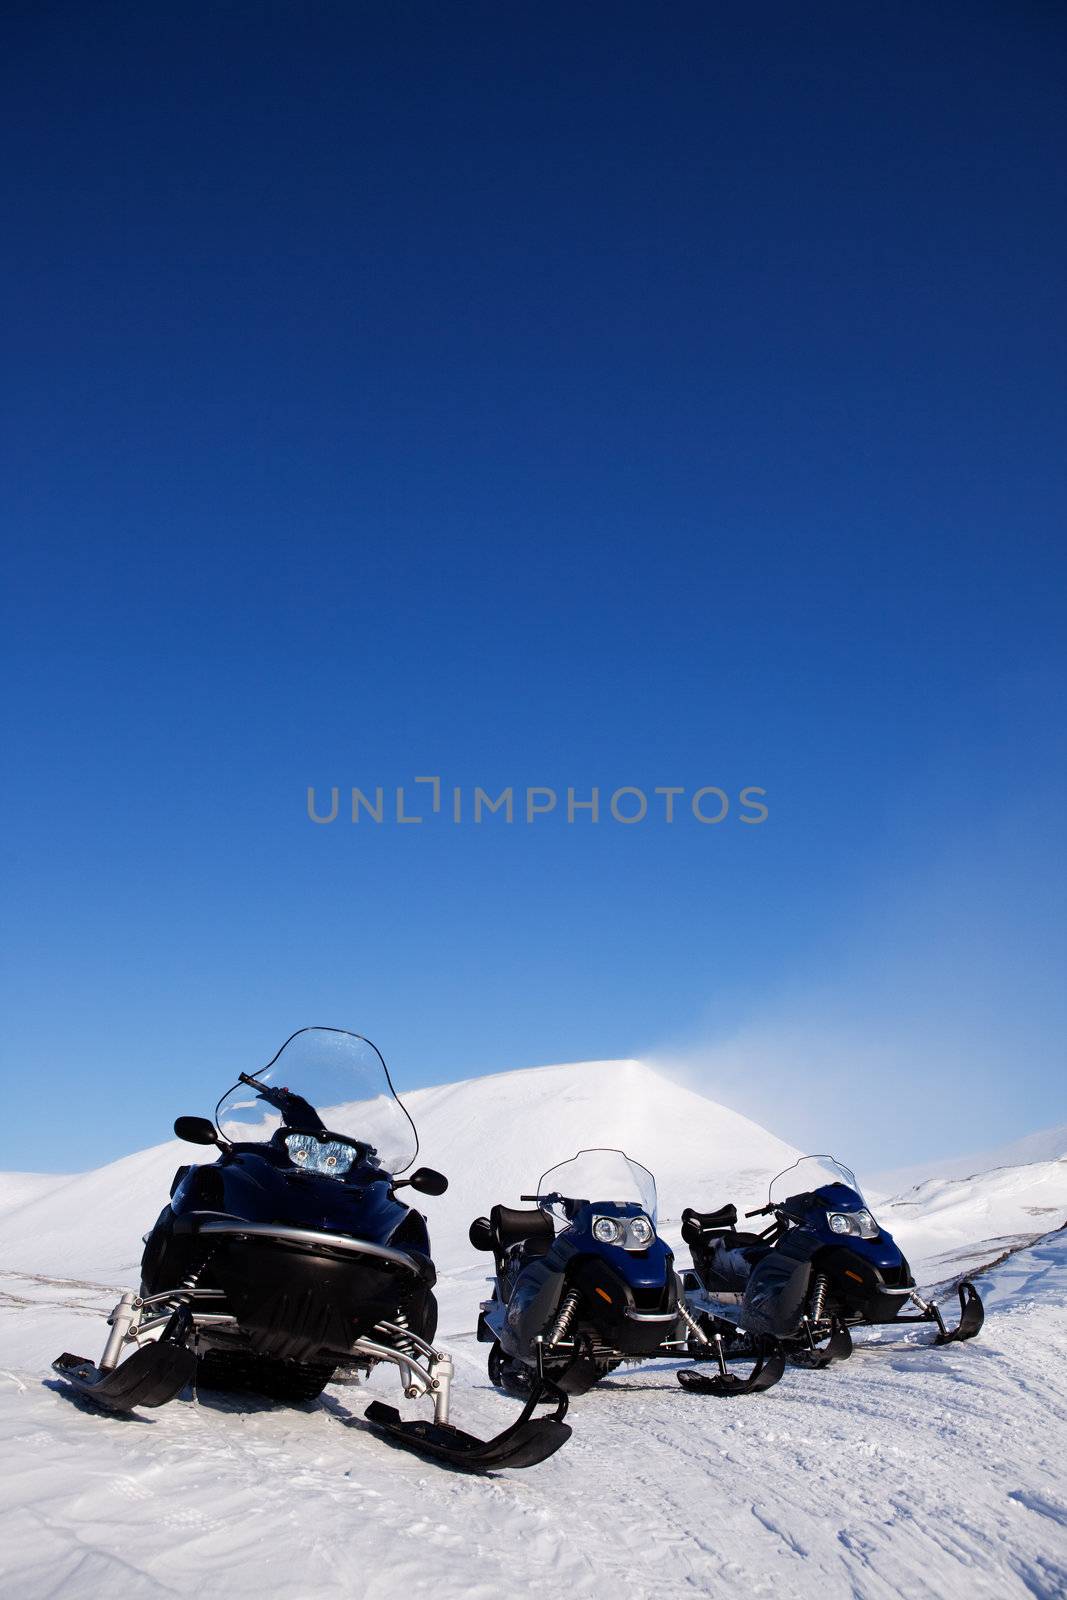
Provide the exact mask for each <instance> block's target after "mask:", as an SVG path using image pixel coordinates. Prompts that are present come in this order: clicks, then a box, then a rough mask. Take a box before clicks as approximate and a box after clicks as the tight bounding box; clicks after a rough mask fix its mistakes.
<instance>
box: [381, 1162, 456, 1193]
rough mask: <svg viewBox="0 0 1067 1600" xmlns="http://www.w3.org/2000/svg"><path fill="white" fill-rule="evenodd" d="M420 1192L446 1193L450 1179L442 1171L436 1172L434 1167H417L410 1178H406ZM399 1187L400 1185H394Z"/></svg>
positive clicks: (406, 1181)
mask: <svg viewBox="0 0 1067 1600" xmlns="http://www.w3.org/2000/svg"><path fill="white" fill-rule="evenodd" d="M404 1182H405V1183H409V1184H410V1185H411V1187H412V1188H413V1189H414V1190H416V1191H417V1192H418V1193H419V1194H444V1192H445V1190H446V1189H447V1188H448V1179H447V1178H446V1177H445V1175H444V1174H443V1173H441V1172H435V1171H434V1170H433V1168H432V1167H416V1168H415V1171H414V1172H413V1173H412V1174H411V1177H410V1178H405V1179H404ZM395 1187H399V1186H398V1185H394V1188H395Z"/></svg>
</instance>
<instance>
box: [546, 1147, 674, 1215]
mask: <svg viewBox="0 0 1067 1600" xmlns="http://www.w3.org/2000/svg"><path fill="white" fill-rule="evenodd" d="M537 1203H538V1205H539V1206H540V1207H541V1209H542V1210H543V1211H550V1212H551V1213H552V1215H553V1216H554V1217H556V1218H558V1220H559V1221H561V1222H569V1221H570V1219H571V1217H573V1215H574V1213H575V1211H576V1210H577V1209H578V1207H579V1206H580V1205H618V1206H640V1208H641V1210H642V1211H643V1212H644V1213H645V1215H646V1216H647V1217H648V1219H649V1221H650V1222H651V1223H652V1226H653V1227H655V1226H656V1180H655V1178H654V1177H653V1176H652V1174H651V1172H649V1171H648V1169H647V1167H643V1166H641V1164H640V1162H637V1161H631V1160H630V1157H629V1156H628V1155H626V1154H625V1152H624V1151H622V1150H579V1152H578V1154H577V1155H576V1156H573V1157H572V1158H571V1160H570V1161H562V1162H561V1163H560V1165H559V1166H558V1167H549V1169H548V1171H547V1172H546V1173H545V1174H544V1176H543V1177H542V1179H541V1181H540V1183H539V1184H538V1185H537Z"/></svg>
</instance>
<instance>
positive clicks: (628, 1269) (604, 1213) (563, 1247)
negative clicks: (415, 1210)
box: [470, 1149, 700, 1397]
mask: <svg viewBox="0 0 1067 1600" xmlns="http://www.w3.org/2000/svg"><path fill="white" fill-rule="evenodd" d="M520 1199H522V1200H523V1201H526V1202H532V1209H530V1210H519V1209H517V1208H513V1207H509V1206H501V1205H496V1206H494V1207H493V1208H492V1210H491V1211H490V1213H489V1215H488V1217H478V1218H477V1219H476V1221H475V1222H473V1223H472V1224H471V1229H470V1241H471V1243H472V1244H473V1245H474V1247H475V1249H477V1250H484V1251H486V1252H491V1253H492V1256H493V1261H494V1265H495V1268H496V1271H495V1276H494V1280H493V1285H494V1286H493V1293H492V1296H491V1298H490V1299H488V1300H485V1301H483V1302H482V1306H481V1315H480V1316H479V1318H478V1338H479V1340H480V1341H482V1342H483V1343H486V1344H488V1345H489V1346H490V1349H489V1377H490V1379H491V1381H492V1382H493V1383H494V1384H495V1385H496V1386H497V1387H498V1388H500V1389H503V1390H504V1392H505V1393H507V1394H510V1395H515V1396H518V1397H528V1396H530V1395H532V1394H537V1393H538V1391H539V1390H541V1391H542V1392H545V1393H554V1392H556V1391H562V1392H563V1393H565V1394H570V1395H574V1394H584V1393H585V1392H586V1391H587V1390H588V1389H590V1388H592V1387H593V1385H594V1384H596V1383H599V1382H600V1380H601V1379H602V1378H604V1377H606V1376H607V1374H608V1373H609V1372H612V1371H613V1370H614V1369H615V1368H616V1367H618V1366H619V1365H620V1363H622V1362H624V1361H642V1360H648V1359H649V1358H651V1357H655V1356H665V1355H674V1356H677V1355H679V1354H681V1355H684V1354H685V1353H686V1349H687V1344H688V1340H689V1339H690V1338H691V1337H692V1338H697V1339H699V1338H700V1332H699V1328H698V1326H697V1324H696V1322H695V1320H694V1319H693V1318H692V1317H691V1316H690V1314H689V1312H688V1310H687V1308H686V1306H685V1302H684V1299H683V1298H682V1296H681V1294H680V1293H679V1288H678V1274H677V1272H676V1271H675V1266H674V1256H673V1254H672V1252H671V1250H670V1249H669V1247H668V1246H667V1245H666V1244H665V1243H664V1242H663V1240H662V1239H661V1238H659V1236H658V1234H657V1233H656V1182H655V1179H654V1178H653V1176H652V1174H651V1173H650V1172H649V1171H648V1170H647V1169H646V1168H645V1167H642V1166H641V1165H640V1164H639V1163H638V1162H636V1161H632V1160H631V1159H630V1158H629V1156H627V1155H625V1154H624V1153H623V1152H622V1151H621V1150H607V1149H600V1150H580V1151H579V1152H578V1154H577V1155H576V1156H574V1157H573V1159H572V1160H570V1161H565V1162H563V1163H561V1165H559V1166H557V1167H552V1168H550V1170H549V1171H548V1172H546V1173H545V1174H544V1176H543V1177H542V1178H541V1181H540V1183H539V1184H538V1186H537V1193H536V1194H530V1195H521V1196H520Z"/></svg>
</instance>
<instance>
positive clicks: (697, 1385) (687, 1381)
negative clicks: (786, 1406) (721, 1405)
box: [678, 1339, 785, 1400]
mask: <svg viewBox="0 0 1067 1600" xmlns="http://www.w3.org/2000/svg"><path fill="white" fill-rule="evenodd" d="M715 1350H716V1354H717V1356H718V1360H719V1370H718V1372H716V1373H713V1374H709V1373H707V1372H701V1371H700V1369H699V1368H698V1367H682V1368H681V1370H680V1371H679V1373H678V1382H679V1383H680V1384H681V1386H682V1388H683V1389H688V1390H689V1391H690V1392H691V1393H692V1394H714V1395H718V1397H719V1398H720V1399H721V1400H730V1399H733V1397H734V1396H735V1395H739V1394H759V1393H760V1391H761V1390H763V1389H773V1388H774V1385H775V1384H776V1383H777V1382H778V1380H779V1379H780V1378H781V1377H782V1376H783V1374H784V1373H785V1355H784V1354H783V1352H782V1350H781V1349H780V1347H779V1346H778V1345H775V1346H774V1347H773V1348H772V1349H770V1350H761V1351H760V1352H759V1353H758V1354H757V1356H756V1364H755V1366H754V1367H753V1368H752V1370H751V1372H750V1373H749V1374H748V1376H747V1378H742V1377H740V1376H739V1375H738V1374H737V1373H736V1372H731V1371H730V1369H729V1368H728V1367H727V1365H726V1356H725V1354H724V1352H723V1348H722V1340H721V1339H716V1341H715Z"/></svg>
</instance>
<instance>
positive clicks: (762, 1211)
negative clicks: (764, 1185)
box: [745, 1205, 777, 1218]
mask: <svg viewBox="0 0 1067 1600" xmlns="http://www.w3.org/2000/svg"><path fill="white" fill-rule="evenodd" d="M775 1210H777V1207H776V1206H773V1205H769V1206H757V1207H756V1209H755V1211H746V1212H745V1217H746V1218H748V1217H769V1216H770V1214H771V1212H772V1211H775Z"/></svg>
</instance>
